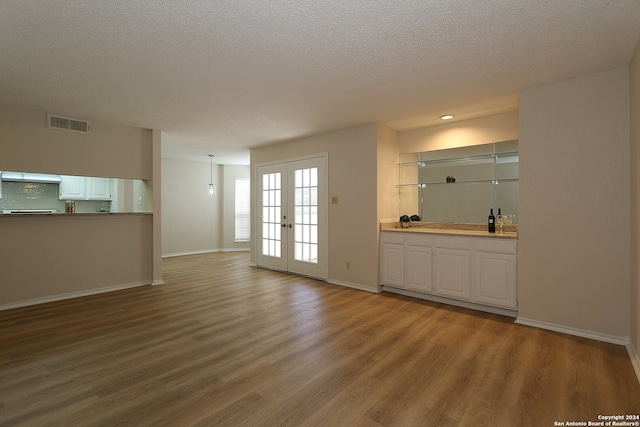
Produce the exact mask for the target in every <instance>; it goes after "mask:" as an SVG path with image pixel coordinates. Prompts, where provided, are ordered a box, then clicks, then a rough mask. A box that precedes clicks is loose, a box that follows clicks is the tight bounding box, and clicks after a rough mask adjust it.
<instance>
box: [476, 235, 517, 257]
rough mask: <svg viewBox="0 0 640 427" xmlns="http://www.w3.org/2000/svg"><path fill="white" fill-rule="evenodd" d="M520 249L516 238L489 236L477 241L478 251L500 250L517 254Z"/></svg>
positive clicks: (499, 251)
mask: <svg viewBox="0 0 640 427" xmlns="http://www.w3.org/2000/svg"><path fill="white" fill-rule="evenodd" d="M517 249H518V241H517V240H516V239H501V238H495V237H492V238H489V239H478V240H477V241H476V251H484V252H498V253H504V254H513V255H515V254H516V252H517Z"/></svg>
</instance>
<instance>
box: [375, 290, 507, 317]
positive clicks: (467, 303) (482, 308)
mask: <svg viewBox="0 0 640 427" xmlns="http://www.w3.org/2000/svg"><path fill="white" fill-rule="evenodd" d="M383 289H384V290H385V291H387V292H391V293H394V294H399V295H404V296H407V297H413V298H419V299H423V300H427V301H433V302H439V303H441V304H449V305H455V306H456V307H462V308H470V309H472V310H478V311H484V312H487V313H493V314H499V315H501V316H508V317H516V316H517V315H518V312H517V311H515V310H509V309H507V308H500V307H492V306H489V305H484V304H476V303H474V302H470V301H460V300H456V299H453V298H446V297H441V296H439V295H431V294H424V293H422V292H415V291H412V290H409V289H401V288H394V287H392V286H387V285H385V286H384V288H383Z"/></svg>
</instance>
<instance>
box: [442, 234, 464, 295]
mask: <svg viewBox="0 0 640 427" xmlns="http://www.w3.org/2000/svg"><path fill="white" fill-rule="evenodd" d="M435 252H436V257H435V267H436V268H435V270H436V271H435V276H436V278H435V285H436V286H435V294H437V295H442V296H445V297H449V298H456V299H461V300H470V299H471V240H470V239H469V238H467V237H438V238H437V239H436V249H435Z"/></svg>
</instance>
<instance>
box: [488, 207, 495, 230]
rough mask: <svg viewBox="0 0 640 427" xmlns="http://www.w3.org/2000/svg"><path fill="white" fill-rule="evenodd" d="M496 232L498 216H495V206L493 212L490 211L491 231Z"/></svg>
mask: <svg viewBox="0 0 640 427" xmlns="http://www.w3.org/2000/svg"><path fill="white" fill-rule="evenodd" d="M495 232H496V217H495V216H493V208H491V212H490V213H489V233H495Z"/></svg>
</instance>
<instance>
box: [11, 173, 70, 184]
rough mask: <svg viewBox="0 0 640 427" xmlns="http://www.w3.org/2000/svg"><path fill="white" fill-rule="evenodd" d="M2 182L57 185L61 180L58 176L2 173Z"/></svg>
mask: <svg viewBox="0 0 640 427" xmlns="http://www.w3.org/2000/svg"><path fill="white" fill-rule="evenodd" d="M2 180H3V181H13V182H43V183H54V184H59V183H60V181H62V179H61V178H60V175H52V174H48V173H29V172H7V171H4V172H2Z"/></svg>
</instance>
